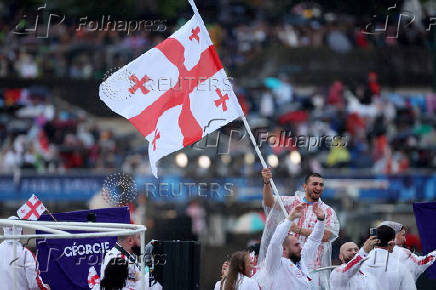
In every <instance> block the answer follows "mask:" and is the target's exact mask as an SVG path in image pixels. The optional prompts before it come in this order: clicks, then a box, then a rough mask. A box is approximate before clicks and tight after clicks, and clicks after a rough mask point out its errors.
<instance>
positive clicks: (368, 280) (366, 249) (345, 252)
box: [330, 236, 379, 290]
mask: <svg viewBox="0 0 436 290" xmlns="http://www.w3.org/2000/svg"><path fill="white" fill-rule="evenodd" d="M378 242H379V240H378V239H377V238H376V237H375V236H372V237H370V238H369V239H368V240H366V242H365V243H364V244H363V247H362V248H361V249H360V250H359V247H358V246H357V245H356V244H355V243H353V242H348V243H344V244H343V245H342V246H341V248H340V250H339V260H341V262H342V265H340V266H338V267H337V268H335V269H334V270H333V271H332V272H331V274H330V289H332V290H366V289H373V288H375V286H374V283H375V281H373V279H372V277H370V276H368V275H367V274H365V273H364V272H362V271H361V270H360V267H361V265H362V263H363V261H365V258H366V257H367V255H368V254H369V253H370V251H371V250H372V249H373V248H374V246H375V245H376V244H377V243H378Z"/></svg>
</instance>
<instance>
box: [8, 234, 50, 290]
mask: <svg viewBox="0 0 436 290" xmlns="http://www.w3.org/2000/svg"><path fill="white" fill-rule="evenodd" d="M0 257H1V259H0V283H1V287H0V288H1V289H14V284H13V282H14V278H13V277H14V276H13V275H14V274H13V271H14V269H13V266H16V268H15V270H16V274H15V275H16V276H15V277H16V287H17V288H16V289H18V290H36V289H40V290H45V289H47V288H46V287H45V286H44V283H43V282H42V279H41V277H40V276H39V270H38V267H37V262H36V259H35V257H34V256H33V253H32V252H31V251H30V250H29V249H27V248H25V247H23V245H22V244H21V243H20V242H18V241H17V256H16V257H17V260H16V261H15V262H13V261H14V244H13V241H12V240H5V241H3V242H2V243H1V244H0ZM11 262H12V265H11V264H10V263H11Z"/></svg>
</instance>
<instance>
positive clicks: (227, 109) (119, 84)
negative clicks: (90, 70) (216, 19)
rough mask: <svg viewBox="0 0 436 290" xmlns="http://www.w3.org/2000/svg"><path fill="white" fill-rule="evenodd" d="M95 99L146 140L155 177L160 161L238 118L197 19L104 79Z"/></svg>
mask: <svg viewBox="0 0 436 290" xmlns="http://www.w3.org/2000/svg"><path fill="white" fill-rule="evenodd" d="M99 95H100V99H101V100H102V101H103V102H105V103H106V105H107V106H108V107H109V108H111V109H112V110H113V111H114V112H116V113H118V114H120V115H121V116H123V117H125V118H126V119H128V120H129V121H130V122H131V123H132V124H133V125H134V126H135V127H136V129H138V131H139V132H141V134H142V135H143V136H144V137H145V139H147V141H148V142H149V144H148V153H149V159H150V164H151V168H152V172H153V174H154V176H155V177H157V162H158V160H159V159H160V158H162V157H164V156H166V155H168V154H170V153H172V152H175V151H177V150H180V149H181V148H183V147H185V146H188V145H190V144H193V143H194V142H196V141H198V140H200V139H201V138H202V137H204V136H206V135H207V134H209V133H211V132H213V131H215V130H217V129H219V128H220V127H222V126H224V125H225V124H227V123H229V122H231V121H233V120H234V119H236V118H238V117H241V116H243V112H242V109H241V107H240V105H239V103H238V100H237V98H236V96H235V94H234V92H233V89H232V86H231V84H230V81H229V79H228V77H227V74H226V72H225V70H224V68H223V66H222V64H221V61H220V60H219V58H218V55H217V53H216V51H215V47H214V46H213V44H212V41H211V40H210V37H209V33H208V31H207V29H206V27H205V26H204V23H203V20H202V19H201V17H200V15H198V14H194V16H193V17H192V18H191V19H190V20H189V21H188V22H186V24H185V25H183V26H182V27H181V28H180V29H179V30H177V31H176V32H175V33H174V34H173V35H171V36H170V37H169V38H167V39H166V40H164V41H163V42H162V43H160V44H159V45H157V46H156V47H154V48H152V49H150V50H149V51H147V52H146V53H144V54H142V55H141V56H139V57H138V58H136V59H135V60H133V61H132V62H130V63H129V64H127V65H125V66H124V67H122V68H121V69H119V70H118V71H116V72H115V73H113V74H112V75H111V76H110V77H108V78H107V79H106V80H105V81H104V82H103V83H102V84H101V85H100V88H99Z"/></svg>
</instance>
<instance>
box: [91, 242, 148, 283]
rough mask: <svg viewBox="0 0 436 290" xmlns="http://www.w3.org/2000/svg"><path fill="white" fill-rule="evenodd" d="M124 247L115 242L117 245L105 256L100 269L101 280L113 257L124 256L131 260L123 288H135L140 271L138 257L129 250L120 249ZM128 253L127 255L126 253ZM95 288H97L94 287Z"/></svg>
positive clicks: (123, 257)
mask: <svg viewBox="0 0 436 290" xmlns="http://www.w3.org/2000/svg"><path fill="white" fill-rule="evenodd" d="M120 248H122V247H121V246H120V245H119V244H118V243H117V244H115V246H114V247H113V248H112V249H110V251H108V252H107V253H106V255H105V256H104V260H103V263H101V269H100V281H101V280H103V278H104V271H105V269H106V266H107V264H108V263H109V262H110V260H112V259H113V258H122V259H125V260H127V261H129V266H128V268H129V274H128V277H127V280H126V286H124V288H123V290H135V285H136V281H135V279H136V274H135V273H136V272H140V269H139V266H138V263H137V261H136V257H135V256H133V255H130V254H129V253H127V252H124V251H123V252H124V253H123V252H121V251H120V250H119V249H120ZM126 254H127V255H126ZM138 284H139V283H138ZM94 289H97V288H95V287H94Z"/></svg>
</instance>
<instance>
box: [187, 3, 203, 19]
mask: <svg viewBox="0 0 436 290" xmlns="http://www.w3.org/2000/svg"><path fill="white" fill-rule="evenodd" d="M188 2H189V4H191V7H192V11H194V14H195V15H198V16H199V15H200V14H199V13H198V9H197V6H196V5H195V3H194V0H188Z"/></svg>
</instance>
